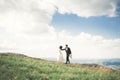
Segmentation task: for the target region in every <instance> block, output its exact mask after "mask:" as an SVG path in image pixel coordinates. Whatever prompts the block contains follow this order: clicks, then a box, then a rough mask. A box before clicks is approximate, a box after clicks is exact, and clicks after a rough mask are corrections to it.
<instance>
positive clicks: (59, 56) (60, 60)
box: [57, 46, 64, 63]
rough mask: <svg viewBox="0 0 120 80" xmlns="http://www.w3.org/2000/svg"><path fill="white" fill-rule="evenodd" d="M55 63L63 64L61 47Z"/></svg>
mask: <svg viewBox="0 0 120 80" xmlns="http://www.w3.org/2000/svg"><path fill="white" fill-rule="evenodd" d="M57 62H60V63H63V62H64V58H63V54H62V46H60V47H59V55H58V58H57Z"/></svg>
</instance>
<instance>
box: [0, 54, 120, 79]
mask: <svg viewBox="0 0 120 80" xmlns="http://www.w3.org/2000/svg"><path fill="white" fill-rule="evenodd" d="M0 80H120V72H118V71H115V70H112V69H110V68H106V67H103V66H99V65H96V64H64V63H63V64H62V63H61V64H60V63H57V62H52V61H47V60H42V59H38V58H31V57H27V56H25V55H20V54H12V53H11V54H10V53H0Z"/></svg>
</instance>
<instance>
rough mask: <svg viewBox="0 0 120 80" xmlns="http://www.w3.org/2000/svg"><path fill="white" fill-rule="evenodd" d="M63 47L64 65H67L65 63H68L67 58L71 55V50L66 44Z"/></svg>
mask: <svg viewBox="0 0 120 80" xmlns="http://www.w3.org/2000/svg"><path fill="white" fill-rule="evenodd" d="M65 46H66V47H65V49H63V50H65V51H66V63H65V64H67V63H70V60H69V56H70V54H71V49H70V48H69V47H68V45H67V44H66V45H65Z"/></svg>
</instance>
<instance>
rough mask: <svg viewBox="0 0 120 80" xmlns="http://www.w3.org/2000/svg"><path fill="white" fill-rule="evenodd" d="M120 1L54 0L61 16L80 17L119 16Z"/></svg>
mask: <svg viewBox="0 0 120 80" xmlns="http://www.w3.org/2000/svg"><path fill="white" fill-rule="evenodd" d="M118 2H119V0H105V1H101V0H100V1H98V0H75V1H74V0H61V1H59V0H54V4H55V5H56V6H57V8H58V12H59V13H61V14H65V13H67V14H76V15H78V16H80V17H91V16H109V17H114V16H116V15H117V13H116V10H117V7H118V5H117V3H118Z"/></svg>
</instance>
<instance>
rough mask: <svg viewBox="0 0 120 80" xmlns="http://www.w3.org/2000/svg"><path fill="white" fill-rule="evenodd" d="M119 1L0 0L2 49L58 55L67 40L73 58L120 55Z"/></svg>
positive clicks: (40, 55)
mask: <svg viewBox="0 0 120 80" xmlns="http://www.w3.org/2000/svg"><path fill="white" fill-rule="evenodd" d="M119 3H120V0H0V52H14V53H23V54H25V55H29V56H32V57H39V58H41V57H54V58H57V55H59V46H60V45H62V46H63V47H65V44H68V45H69V47H70V48H71V50H72V53H73V58H80V59H82V58H85V59H93V58H96V59H98V58H120V6H119ZM64 53H65V52H63V55H64V57H65V54H64Z"/></svg>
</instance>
